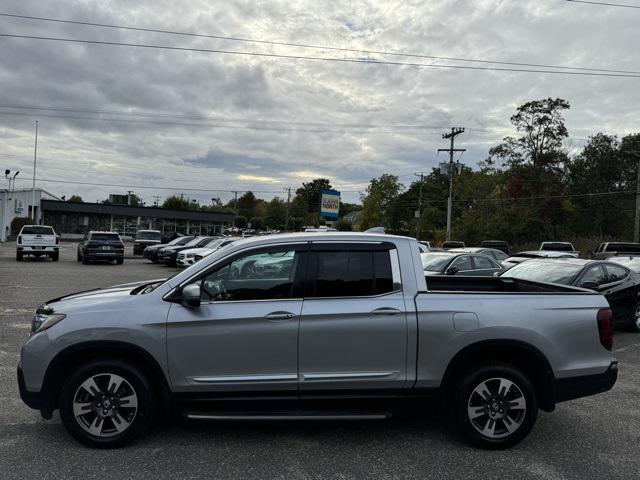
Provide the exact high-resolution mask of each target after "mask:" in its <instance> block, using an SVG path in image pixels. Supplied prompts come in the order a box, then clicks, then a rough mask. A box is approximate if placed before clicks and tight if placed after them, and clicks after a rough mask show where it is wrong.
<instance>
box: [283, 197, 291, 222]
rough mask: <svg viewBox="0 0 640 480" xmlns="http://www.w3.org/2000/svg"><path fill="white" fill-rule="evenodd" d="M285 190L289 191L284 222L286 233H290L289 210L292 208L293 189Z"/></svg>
mask: <svg viewBox="0 0 640 480" xmlns="http://www.w3.org/2000/svg"><path fill="white" fill-rule="evenodd" d="M285 190H286V191H287V215H286V217H285V220H284V231H285V232H288V231H289V208H290V206H291V187H287V188H285Z"/></svg>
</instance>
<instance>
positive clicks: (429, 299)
mask: <svg viewBox="0 0 640 480" xmlns="http://www.w3.org/2000/svg"><path fill="white" fill-rule="evenodd" d="M608 306H609V305H608V303H607V301H606V300H605V298H604V297H603V296H601V295H596V294H584V293H577V294H566V293H560V294H541V293H531V294H522V293H464V292H451V293H449V292H438V293H435V292H434V293H420V294H418V295H417V296H416V310H417V312H416V314H417V318H418V357H417V367H416V368H417V382H416V387H418V388H431V387H438V386H439V385H440V383H441V380H442V378H443V376H444V373H445V370H446V368H447V366H448V365H449V363H450V361H451V360H452V359H453V358H454V357H455V355H456V354H457V353H458V352H460V351H461V350H462V349H464V348H465V347H467V346H470V345H473V344H475V343H478V342H483V341H486V340H516V341H519V342H524V343H526V344H528V345H529V346H531V347H534V348H536V349H537V350H539V351H540V352H541V353H542V354H543V355H544V356H545V357H546V358H547V360H548V361H549V364H550V365H551V368H552V370H553V373H554V375H555V377H556V378H567V377H574V376H581V375H590V374H596V373H602V372H604V371H605V370H606V369H607V368H608V367H609V365H610V363H611V360H612V356H611V352H609V351H608V350H606V349H605V348H604V347H603V346H602V345H601V344H600V339H599V334H598V327H597V322H596V314H597V311H598V310H599V309H600V308H608ZM474 315H475V316H477V320H474V319H475V317H474ZM454 317H455V318H456V321H455V322H454Z"/></svg>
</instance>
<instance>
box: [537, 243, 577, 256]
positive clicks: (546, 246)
mask: <svg viewBox="0 0 640 480" xmlns="http://www.w3.org/2000/svg"><path fill="white" fill-rule="evenodd" d="M539 250H540V251H543V252H566V253H569V254H571V255H572V256H574V257H578V256H579V255H580V252H579V251H577V250H576V249H575V248H573V244H572V243H571V242H542V243H541V244H540V248H539Z"/></svg>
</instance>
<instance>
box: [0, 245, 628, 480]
mask: <svg viewBox="0 0 640 480" xmlns="http://www.w3.org/2000/svg"><path fill="white" fill-rule="evenodd" d="M14 248H15V247H14V245H13V244H11V243H9V244H2V245H1V246H0V291H1V295H0V472H2V473H1V476H2V478H5V479H11V478H71V477H80V476H82V477H86V478H95V477H108V478H158V477H170V478H205V477H206V478H228V477H236V478H267V477H273V478H337V479H350V478H378V479H379V478H438V479H443V478H452V479H454V478H455V479H458V478H476V477H477V478H494V479H499V478H508V479H513V478H518V477H519V478H540V479H561V478H576V479H577V478H580V479H583V478H634V479H637V478H638V477H639V476H640V455H639V454H638V446H639V444H640V409H639V408H638V399H639V398H640V373H639V369H640V358H639V353H640V335H634V334H629V333H625V332H616V337H615V345H614V349H615V353H616V356H617V358H618V359H619V361H620V376H619V378H618V382H617V384H616V386H615V387H614V389H613V390H612V391H611V392H608V393H605V394H601V395H597V396H594V397H589V398H584V399H580V400H576V401H573V402H569V403H565V404H560V405H558V407H557V408H556V411H555V412H553V413H543V412H540V416H539V420H538V423H537V425H536V427H535V428H534V430H533V432H532V434H531V435H530V436H529V437H528V438H526V439H525V440H524V441H523V442H522V443H521V444H520V445H518V446H517V447H515V448H513V449H511V450H507V451H501V452H488V451H482V450H477V449H474V448H471V447H469V446H467V445H466V444H464V443H462V442H461V441H460V439H459V438H458V437H457V436H456V435H455V434H454V433H453V430H452V428H450V427H449V426H448V425H447V424H446V422H445V421H444V420H443V416H442V415H441V414H440V412H438V411H437V410H435V409H434V407H433V406H431V405H425V412H424V413H425V414H424V416H423V417H421V418H392V419H390V420H386V421H379V422H351V423H350V422H279V423H265V422H240V423H224V422H209V423H206V422H199V423H198V422H191V421H184V420H179V419H177V420H174V421H172V422H171V423H170V424H167V425H162V426H159V427H157V428H156V429H155V430H153V431H152V432H151V433H150V434H149V435H147V436H145V437H144V438H143V439H142V440H140V441H138V442H136V443H135V444H133V445H132V446H130V447H128V448H125V449H121V450H111V451H99V450H91V449H88V448H86V447H84V446H82V445H80V444H78V443H77V442H75V441H74V440H73V439H72V438H71V437H70V436H69V435H67V433H66V431H65V430H64V429H63V427H62V425H61V424H60V421H59V419H58V417H57V413H56V415H54V419H53V420H51V421H44V420H42V419H41V418H40V415H39V413H38V412H36V411H34V410H30V409H29V408H28V407H26V406H25V405H24V404H23V403H22V402H21V400H20V398H19V395H18V388H17V384H16V379H15V368H16V365H17V363H18V358H19V350H20V346H21V344H22V342H23V340H24V338H25V336H26V335H27V332H28V329H29V324H30V320H31V317H32V316H33V311H34V309H35V307H36V306H37V305H39V304H40V303H42V302H44V301H45V300H47V299H50V298H54V297H56V296H60V295H63V294H66V293H70V292H74V291H78V290H85V289H88V288H94V287H101V286H107V285H112V284H117V283H126V282H130V281H135V280H142V279H151V278H162V277H163V276H166V275H170V274H172V273H173V271H174V270H173V269H172V268H168V267H164V266H160V265H153V264H149V263H147V262H146V261H144V260H142V259H129V258H128V259H126V260H125V263H124V265H113V264H103V265H82V264H80V263H78V262H76V260H75V244H71V243H63V244H62V249H61V255H60V261H59V262H52V261H50V260H48V259H46V260H44V259H43V260H35V259H25V261H24V262H22V263H17V262H16V261H15V250H14ZM128 248H130V246H129V247H128Z"/></svg>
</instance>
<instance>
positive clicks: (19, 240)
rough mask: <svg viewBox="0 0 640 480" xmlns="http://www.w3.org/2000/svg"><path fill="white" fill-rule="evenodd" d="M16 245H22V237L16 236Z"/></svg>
mask: <svg viewBox="0 0 640 480" xmlns="http://www.w3.org/2000/svg"><path fill="white" fill-rule="evenodd" d="M18 245H22V235H18Z"/></svg>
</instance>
